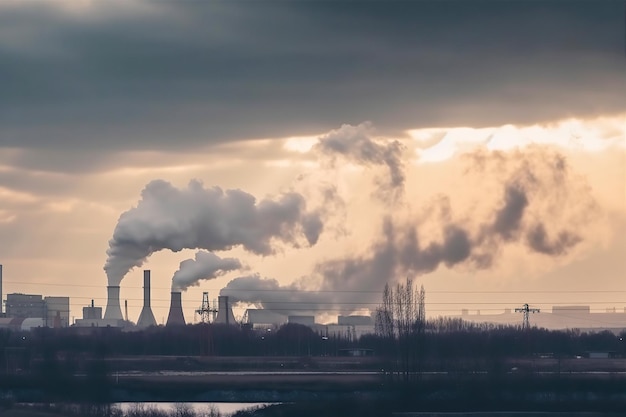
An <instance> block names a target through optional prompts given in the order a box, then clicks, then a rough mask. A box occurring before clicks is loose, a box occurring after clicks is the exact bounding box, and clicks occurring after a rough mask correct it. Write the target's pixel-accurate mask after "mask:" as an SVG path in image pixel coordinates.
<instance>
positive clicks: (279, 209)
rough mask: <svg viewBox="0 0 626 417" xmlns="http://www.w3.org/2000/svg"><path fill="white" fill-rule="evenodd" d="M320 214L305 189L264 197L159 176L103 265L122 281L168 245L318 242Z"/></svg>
mask: <svg viewBox="0 0 626 417" xmlns="http://www.w3.org/2000/svg"><path fill="white" fill-rule="evenodd" d="M318 216H319V214H316V213H315V212H307V211H306V202H305V199H304V197H303V196H302V195H300V194H298V193H296V192H288V193H284V194H282V195H280V196H278V197H277V198H276V199H275V200H271V199H264V200H261V201H258V202H257V200H256V198H255V197H254V196H253V195H251V194H248V193H246V192H244V191H241V190H222V189H221V188H219V187H211V188H204V186H203V185H202V183H200V182H199V181H195V180H194V181H191V182H190V183H189V185H188V186H187V188H182V189H179V188H176V187H174V186H173V185H172V184H170V183H168V182H166V181H162V180H155V181H152V182H150V183H149V184H148V185H146V187H145V188H144V190H143V191H142V193H141V199H140V200H139V202H138V204H137V206H136V207H134V208H132V209H130V210H128V211H126V212H125V213H123V214H122V215H121V216H120V218H119V220H118V223H117V225H116V227H115V230H114V232H113V238H112V239H111V240H110V241H109V249H108V250H107V255H108V258H107V260H106V263H105V265H104V270H105V271H106V273H107V277H108V280H109V285H119V283H120V282H121V280H122V278H123V277H124V276H125V275H126V273H128V271H129V270H130V269H132V268H134V267H139V266H141V265H142V264H143V263H144V262H145V260H146V258H147V257H148V256H150V255H151V254H153V253H155V252H158V251H160V250H163V249H169V250H171V251H174V252H178V251H181V250H183V249H205V250H208V251H218V250H228V249H231V248H233V247H235V246H242V247H243V248H244V249H245V250H247V251H249V252H252V253H255V254H259V255H270V254H273V253H275V251H276V247H275V243H276V242H283V243H286V244H289V245H291V246H294V247H300V246H302V244H303V241H305V242H306V244H308V245H314V244H315V243H316V242H317V240H318V238H319V233H321V230H322V228H323V225H322V221H321V219H318V218H317V217H318Z"/></svg>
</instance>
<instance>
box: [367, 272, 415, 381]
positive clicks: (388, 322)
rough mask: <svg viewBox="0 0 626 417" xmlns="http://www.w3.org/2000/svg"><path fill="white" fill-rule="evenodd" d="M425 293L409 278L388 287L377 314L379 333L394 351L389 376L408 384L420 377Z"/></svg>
mask: <svg viewBox="0 0 626 417" xmlns="http://www.w3.org/2000/svg"><path fill="white" fill-rule="evenodd" d="M425 296H426V294H425V291H424V287H423V286H422V287H421V288H420V290H417V289H415V287H414V285H413V280H412V279H411V278H409V277H407V278H406V281H405V282H404V283H401V282H400V283H397V284H396V285H395V287H393V288H392V287H390V286H389V284H386V285H385V289H384V290H383V302H382V305H381V306H380V307H379V308H378V309H377V311H376V333H377V334H378V335H379V336H380V337H382V338H383V339H385V341H386V342H387V346H389V347H390V350H389V352H388V353H389V354H390V361H389V365H388V366H389V368H391V369H389V372H390V375H391V376H392V377H395V376H398V377H399V378H400V379H401V380H402V381H404V382H410V381H411V380H413V379H414V378H417V377H418V376H419V371H420V362H421V358H422V356H423V355H422V340H423V334H424V330H425V327H426V326H425V320H426V311H425V302H424V301H425Z"/></svg>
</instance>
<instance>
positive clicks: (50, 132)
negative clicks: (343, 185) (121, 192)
mask: <svg viewBox="0 0 626 417" xmlns="http://www.w3.org/2000/svg"><path fill="white" fill-rule="evenodd" d="M63 4H66V6H67V5H71V4H72V3H71V2H52V1H50V2H34V1H24V2H4V4H2V5H0V77H1V78H2V79H3V80H4V82H3V87H2V90H3V91H2V95H0V147H2V146H9V147H36V148H41V147H50V148H55V149H57V150H58V149H59V148H60V147H61V148H65V149H69V148H71V149H73V150H76V149H80V148H87V149H94V148H96V149H101V150H105V149H106V150H108V151H112V150H116V149H118V150H119V149H145V148H150V149H180V148H184V147H189V146H192V145H197V144H208V143H214V142H220V141H227V140H230V139H233V138H235V139H242V138H259V137H276V136H288V135H298V134H311V133H318V132H324V131H328V130H330V129H332V128H336V126H340V125H342V124H344V123H350V124H357V123H360V122H362V121H363V120H370V121H372V122H373V123H374V124H375V125H376V126H377V127H378V128H379V129H380V130H381V131H383V132H385V131H387V132H389V131H392V130H395V131H397V130H403V129H406V128H412V127H420V126H455V125H468V124H470V123H471V124H472V125H473V126H480V125H498V124H502V123H531V122H536V121H546V120H553V119H556V118H562V117H568V116H581V117H585V116H590V115H597V114H612V113H615V112H619V111H623V109H624V108H626V82H625V81H624V73H625V71H626V61H625V60H624V35H623V9H624V6H623V2H619V1H584V2H576V1H567V2H565V1H552V2H535V1H532V2H531V1H499V2H494V1H481V2H455V1H437V2H435V1H415V2H412V1H400V2H388V1H364V2H355V1H324V2H314V1H264V2H239V1H229V2H216V1H207V2H174V1H158V2H149V1H143V0H131V1H128V2H115V1H113V2H111V1H93V2H89V3H87V4H86V5H83V6H80V5H76V6H75V7H69V6H68V7H62V5H63ZM87 165H89V164H87Z"/></svg>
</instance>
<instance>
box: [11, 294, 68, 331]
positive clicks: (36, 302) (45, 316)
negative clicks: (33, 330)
mask: <svg viewBox="0 0 626 417" xmlns="http://www.w3.org/2000/svg"><path fill="white" fill-rule="evenodd" d="M6 310H7V311H6V317H7V318H16V319H39V320H40V321H41V322H42V323H43V326H47V327H68V326H69V324H70V323H69V321H70V298H69V297H45V298H43V297H42V296H41V295H40V294H19V293H15V294H7V300H6ZM29 323H30V322H29ZM32 327H38V326H32Z"/></svg>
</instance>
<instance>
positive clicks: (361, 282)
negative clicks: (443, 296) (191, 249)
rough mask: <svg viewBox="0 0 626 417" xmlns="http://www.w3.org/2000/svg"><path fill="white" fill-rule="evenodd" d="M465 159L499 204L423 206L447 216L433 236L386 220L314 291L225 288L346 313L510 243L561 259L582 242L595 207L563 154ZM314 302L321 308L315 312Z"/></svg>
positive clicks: (487, 258)
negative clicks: (397, 284) (396, 284)
mask: <svg viewBox="0 0 626 417" xmlns="http://www.w3.org/2000/svg"><path fill="white" fill-rule="evenodd" d="M466 160H469V161H473V162H474V163H475V164H473V165H472V166H471V167H470V170H468V172H467V175H468V176H469V175H474V174H478V175H479V178H480V179H481V180H482V183H484V184H485V189H490V190H493V191H494V192H496V193H497V194H496V196H497V197H496V198H495V199H494V198H493V197H492V196H491V195H489V194H488V193H486V192H485V189H482V188H478V189H477V201H478V202H477V203H476V204H477V205H479V206H481V210H478V211H476V212H474V211H471V210H464V211H460V213H461V214H460V215H459V214H457V215H456V216H455V215H454V213H453V211H452V208H451V207H450V206H449V199H447V198H440V199H438V200H436V203H435V206H434V207H426V208H424V209H425V211H427V212H439V213H442V215H441V216H439V217H438V218H437V220H436V221H437V222H438V223H437V226H436V227H435V229H437V230H438V233H435V234H434V235H433V234H430V235H426V234H425V233H423V229H424V227H423V226H426V224H424V223H422V221H424V219H420V218H419V217H418V218H415V217H412V218H409V219H401V216H395V215H394V216H391V215H389V216H387V217H385V218H384V219H383V223H382V227H381V233H380V235H379V236H378V238H377V239H376V240H375V242H374V244H373V245H372V246H371V247H370V248H369V250H367V251H366V252H365V253H364V254H362V255H350V256H347V257H344V258H337V259H332V260H328V261H325V262H321V263H319V264H317V266H316V268H315V271H314V273H313V274H312V275H311V277H310V279H311V280H314V281H315V280H316V281H318V282H320V285H319V287H318V290H319V291H317V292H313V293H311V292H306V291H298V290H302V289H304V286H303V285H300V284H301V283H299V282H296V283H294V284H290V285H288V286H280V285H279V284H278V282H277V281H275V280H263V279H261V278H260V277H258V276H255V277H253V278H250V277H248V278H246V279H243V278H240V279H237V280H234V281H232V282H231V283H230V284H228V286H227V287H226V288H225V289H224V291H230V292H231V294H232V295H233V296H234V297H236V299H237V300H242V301H253V302H255V303H260V304H261V305H263V306H264V307H266V308H271V307H272V305H274V306H276V305H280V306H281V308H282V309H288V308H289V306H290V305H291V306H292V307H293V306H294V305H295V306H296V309H297V310H302V309H304V308H305V306H306V308H310V309H311V311H319V310H320V309H329V310H331V309H334V310H336V311H343V312H349V311H353V310H357V309H359V308H362V307H368V306H369V307H371V306H372V305H373V304H375V303H377V302H379V301H380V291H381V289H382V288H383V286H384V284H385V283H387V282H393V281H394V280H397V279H399V278H402V277H405V276H407V275H408V276H416V275H421V274H427V273H430V272H433V271H435V270H437V269H438V268H440V267H442V266H444V267H447V268H455V267H457V266H458V267H461V266H463V267H464V268H467V269H470V270H477V269H486V268H490V267H492V266H493V265H494V263H496V262H497V256H498V254H500V253H501V250H502V249H503V248H504V247H505V246H506V245H523V246H524V247H526V248H527V250H528V251H529V252H530V253H535V254H538V255H541V256H551V257H556V256H562V255H565V254H567V253H569V252H570V251H571V250H572V249H573V248H575V247H576V245H578V244H579V243H580V242H582V241H583V234H582V229H581V227H580V226H581V225H582V224H585V223H584V221H585V220H586V219H589V216H591V215H592V213H593V212H594V207H595V205H594V204H595V203H594V200H593V198H592V196H591V194H590V193H589V190H588V188H587V187H586V186H585V185H584V182H581V181H580V179H579V178H576V177H575V176H574V175H572V174H571V173H569V169H568V166H567V162H566V161H565V160H564V159H563V158H562V157H561V156H560V155H559V154H558V153H555V152H548V151H546V150H545V149H541V148H530V149H527V150H525V151H514V152H510V153H501V152H493V153H480V154H479V155H471V156H470V157H469V158H466ZM476 162H477V163H476ZM470 171H471V172H470ZM472 172H473V173H474V174H472ZM491 174H493V176H490V175H491ZM485 175H488V176H485ZM468 181H469V180H468ZM487 185H488V186H487ZM440 204H441V205H442V206H441V207H439V205H440ZM426 221H429V222H431V221H432V219H427V220H426ZM428 226H431V227H430V228H429V229H433V227H432V224H428ZM259 290H260V291H259ZM315 300H318V301H319V303H320V304H319V307H317V308H316V307H315Z"/></svg>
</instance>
